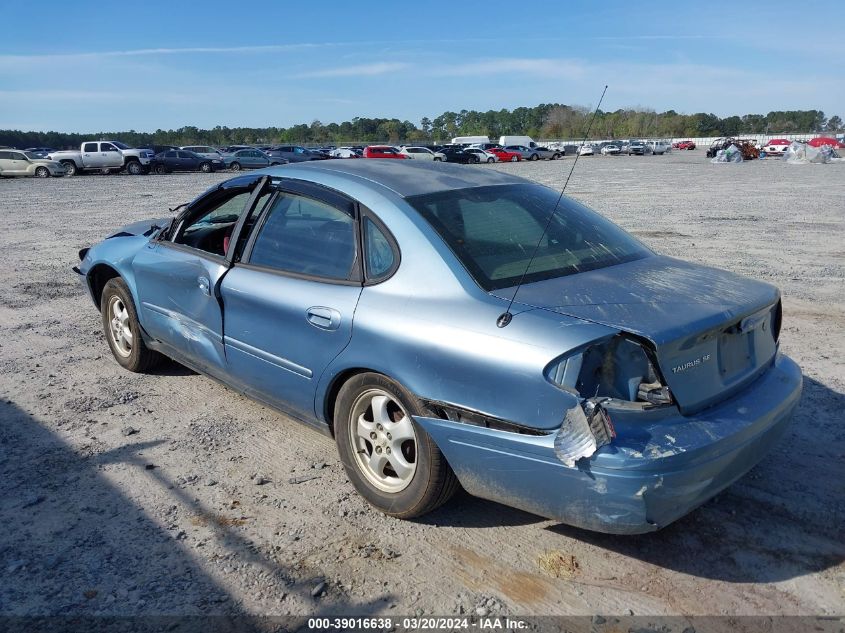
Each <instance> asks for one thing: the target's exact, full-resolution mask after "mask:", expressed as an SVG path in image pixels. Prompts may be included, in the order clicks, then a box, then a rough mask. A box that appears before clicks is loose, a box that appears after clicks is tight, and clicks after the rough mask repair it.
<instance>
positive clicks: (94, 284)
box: [86, 263, 122, 310]
mask: <svg viewBox="0 0 845 633" xmlns="http://www.w3.org/2000/svg"><path fill="white" fill-rule="evenodd" d="M115 277H121V278H122V275H121V274H120V272H118V271H117V269H115V268H113V267H112V266H109V265H108V264H104V263H100V264H96V265H95V266H93V267H92V268H91V270H89V271H88V274H87V275H86V278H87V280H88V288H89V289H90V290H91V298H92V299H93V300H94V303H95V304H96V306H97V309H98V310H99V309H100V301H101V299H102V297H103V288H105V287H106V284H107V283H108V282H109V280H110V279H114V278H115Z"/></svg>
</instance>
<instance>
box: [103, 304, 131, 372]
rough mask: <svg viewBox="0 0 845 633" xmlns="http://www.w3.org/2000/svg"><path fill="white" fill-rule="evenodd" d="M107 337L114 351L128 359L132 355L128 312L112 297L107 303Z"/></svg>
mask: <svg viewBox="0 0 845 633" xmlns="http://www.w3.org/2000/svg"><path fill="white" fill-rule="evenodd" d="M108 316H109V335H110V336H111V340H112V344H113V347H114V349H115V351H116V352H117V353H118V354H120V355H121V356H123V357H124V358H128V357H129V355H130V354H131V353H132V341H133V336H132V329H131V328H130V327H129V311H128V310H127V309H126V306H125V305H124V303H123V300H122V299H121V298H120V297H118V296H114V297H112V298H111V300H110V301H109V312H108Z"/></svg>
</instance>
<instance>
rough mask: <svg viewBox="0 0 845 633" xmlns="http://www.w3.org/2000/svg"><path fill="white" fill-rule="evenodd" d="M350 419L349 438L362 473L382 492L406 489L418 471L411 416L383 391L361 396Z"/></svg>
mask: <svg viewBox="0 0 845 633" xmlns="http://www.w3.org/2000/svg"><path fill="white" fill-rule="evenodd" d="M351 416H352V423H351V424H350V425H349V435H350V440H351V445H352V447H353V450H354V451H355V460H356V462H357V465H358V469H359V470H360V472H361V474H363V475H364V477H366V479H367V481H369V482H370V483H371V484H372V485H373V486H375V487H376V488H378V489H379V490H381V491H383V492H388V493H396V492H400V491H402V490H404V489H405V488H407V487H408V485H410V483H411V480H412V479H413V478H414V473H415V472H416V469H417V463H416V461H417V434H416V431H415V430H414V425H413V422H412V421H411V416H409V415H408V414H407V412H406V411H405V410H404V409H403V408H402V406H401V405H400V404H399V403H398V402H396V400H394V399H393V397H392V396H391V395H390V394H388V393H387V392H386V391H383V390H381V389H369V390H367V391H365V392H363V393H362V394H361V395H360V396H358V398H357V399H356V400H355V402H354V404H353V406H352V413H351Z"/></svg>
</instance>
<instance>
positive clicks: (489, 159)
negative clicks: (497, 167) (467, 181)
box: [487, 158, 496, 163]
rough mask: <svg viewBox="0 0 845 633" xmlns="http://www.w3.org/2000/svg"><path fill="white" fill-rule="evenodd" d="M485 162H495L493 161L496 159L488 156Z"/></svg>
mask: <svg viewBox="0 0 845 633" xmlns="http://www.w3.org/2000/svg"><path fill="white" fill-rule="evenodd" d="M487 162H488V163H495V162H496V159H495V158H488V159H487Z"/></svg>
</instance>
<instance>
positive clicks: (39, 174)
mask: <svg viewBox="0 0 845 633" xmlns="http://www.w3.org/2000/svg"><path fill="white" fill-rule="evenodd" d="M35 177H36V178H49V177H50V170H49V169H47V168H46V167H36V168H35Z"/></svg>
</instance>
